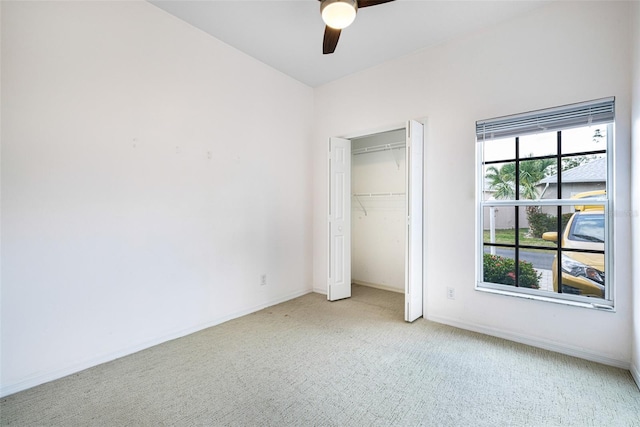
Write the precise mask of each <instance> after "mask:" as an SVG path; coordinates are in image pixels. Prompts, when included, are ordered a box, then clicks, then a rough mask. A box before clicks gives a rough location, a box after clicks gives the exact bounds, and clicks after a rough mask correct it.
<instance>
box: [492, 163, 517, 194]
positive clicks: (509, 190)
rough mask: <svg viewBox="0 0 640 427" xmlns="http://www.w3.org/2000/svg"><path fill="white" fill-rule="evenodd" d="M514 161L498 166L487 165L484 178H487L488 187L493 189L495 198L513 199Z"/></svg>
mask: <svg viewBox="0 0 640 427" xmlns="http://www.w3.org/2000/svg"><path fill="white" fill-rule="evenodd" d="M515 176H516V174H515V163H507V164H506V165H503V166H501V167H500V169H498V168H496V167H495V166H489V167H488V168H487V173H486V174H485V178H487V179H488V180H489V188H491V189H492V190H495V195H494V197H495V198H496V199H515V195H516V191H515V188H516V187H515V183H516V180H515Z"/></svg>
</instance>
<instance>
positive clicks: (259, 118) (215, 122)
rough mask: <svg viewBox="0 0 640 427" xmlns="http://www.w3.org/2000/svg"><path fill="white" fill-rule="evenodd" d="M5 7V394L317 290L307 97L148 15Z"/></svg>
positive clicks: (305, 90) (200, 37)
mask: <svg viewBox="0 0 640 427" xmlns="http://www.w3.org/2000/svg"><path fill="white" fill-rule="evenodd" d="M2 8H3V10H2V43H3V44H2V89H3V91H2V118H3V124H4V126H3V128H2V212H1V214H2V267H3V269H2V295H1V298H2V299H1V302H2V307H1V309H2V310H1V311H2V315H1V322H2V336H1V347H2V354H1V356H2V371H1V387H2V389H1V392H2V394H3V395H5V394H8V393H11V392H14V391H18V390H20V389H23V388H26V387H29V386H32V385H35V384H38V383H40V382H43V381H47V380H50V379H53V378H56V377H59V376H62V375H64V374H67V373H70V372H73V371H77V370H79V369H82V368H84V367H87V366H91V365H94V364H97V363H99V362H102V361H105V360H109V359H111V358H114V357H117V356H121V355H124V354H128V353H131V352H133V351H136V350H138V349H141V348H144V347H148V346H150V345H153V344H155V343H158V342H162V341H164V340H167V339H170V338H172V337H176V336H180V335H183V334H186V333H188V332H191V331H194V330H198V329H200V328H203V327H206V326H208V325H212V324H215V323H219V322H221V321H224V320H226V319H229V318H232V317H235V316H238V315H240V314H243V313H247V312H250V311H253V310H256V309H258V308H261V307H264V306H266V305H269V304H273V303H276V302H279V301H282V300H285V299H289V298H291V297H294V296H297V295H301V294H303V293H306V292H309V291H310V290H311V277H312V272H311V268H312V267H311V251H312V245H311V218H312V210H311V197H310V192H311V176H310V174H309V172H308V171H309V170H310V168H311V158H310V148H309V146H310V141H311V129H312V108H313V91H312V89H311V88H309V87H307V86H304V85H302V84H300V83H298V82H296V81H294V80H292V79H290V78H289V77H287V76H285V75H283V74H281V73H279V72H276V71H274V70H273V69H271V68H269V67H267V66H265V65H264V64H262V63H260V62H258V61H256V60H254V59H252V58H249V57H247V56H246V55H244V54H242V53H240V52H238V51H236V50H234V49H232V48H230V47H229V46H227V45H225V44H223V43H221V42H219V41H217V40H215V39H213V38H211V37H210V36H208V35H206V34H204V33H202V32H200V31H199V30H196V29H194V28H192V27H190V26H188V25H187V24H185V23H183V22H181V21H179V20H177V19H176V18H174V17H172V16H170V15H168V14H166V13H165V12H163V11H161V10H160V9H158V8H156V7H155V6H153V5H151V4H149V3H146V2H144V1H137V2H131V1H127V2H3V4H2ZM263 273H266V274H267V285H266V286H260V279H261V274H263Z"/></svg>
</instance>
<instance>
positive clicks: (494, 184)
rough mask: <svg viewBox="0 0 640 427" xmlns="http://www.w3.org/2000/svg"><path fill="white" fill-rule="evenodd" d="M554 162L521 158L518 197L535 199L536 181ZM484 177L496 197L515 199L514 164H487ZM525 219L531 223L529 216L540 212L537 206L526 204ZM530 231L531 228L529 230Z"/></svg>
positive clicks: (538, 180) (536, 193)
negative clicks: (497, 165) (499, 165)
mask: <svg viewBox="0 0 640 427" xmlns="http://www.w3.org/2000/svg"><path fill="white" fill-rule="evenodd" d="M555 163H556V162H555V161H554V160H553V159H535V160H526V159H523V160H521V161H520V164H519V171H518V172H519V175H520V179H519V187H520V188H519V194H520V199H527V200H536V199H538V197H540V195H539V194H538V183H539V182H540V181H541V180H542V179H543V178H544V177H546V176H547V175H549V172H550V167H551V166H553V165H554V164H555ZM485 178H486V179H487V180H489V188H490V189H492V190H494V191H495V194H494V197H495V198H496V199H511V200H513V199H515V194H516V192H515V191H516V190H515V187H516V165H515V163H506V164H504V165H502V166H501V167H500V169H498V168H496V167H495V166H489V167H488V168H487V172H486V173H485ZM526 211H527V219H528V220H529V223H530V224H531V216H532V215H534V214H536V213H540V211H541V210H540V207H539V206H527V207H526ZM529 233H531V230H529Z"/></svg>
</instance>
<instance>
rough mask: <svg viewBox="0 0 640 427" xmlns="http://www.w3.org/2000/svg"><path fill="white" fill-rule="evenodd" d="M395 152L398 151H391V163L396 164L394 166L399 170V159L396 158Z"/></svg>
mask: <svg viewBox="0 0 640 427" xmlns="http://www.w3.org/2000/svg"><path fill="white" fill-rule="evenodd" d="M396 151H400V150H399V149H391V155H392V156H393V161H394V162H396V166H397V167H398V170H400V159H398V157H397V156H396Z"/></svg>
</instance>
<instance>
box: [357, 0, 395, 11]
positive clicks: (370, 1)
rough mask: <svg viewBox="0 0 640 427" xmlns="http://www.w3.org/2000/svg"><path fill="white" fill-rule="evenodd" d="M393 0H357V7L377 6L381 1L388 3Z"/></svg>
mask: <svg viewBox="0 0 640 427" xmlns="http://www.w3.org/2000/svg"><path fill="white" fill-rule="evenodd" d="M392 1H394V0H358V9H360V8H362V7H369V6H377V5H379V4H383V3H389V2H392Z"/></svg>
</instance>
